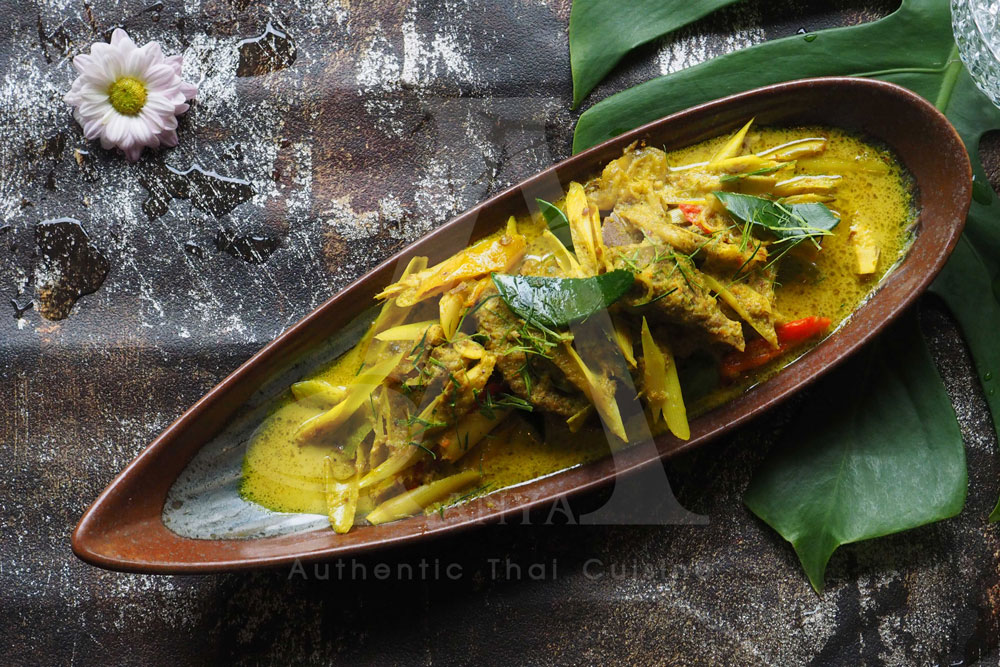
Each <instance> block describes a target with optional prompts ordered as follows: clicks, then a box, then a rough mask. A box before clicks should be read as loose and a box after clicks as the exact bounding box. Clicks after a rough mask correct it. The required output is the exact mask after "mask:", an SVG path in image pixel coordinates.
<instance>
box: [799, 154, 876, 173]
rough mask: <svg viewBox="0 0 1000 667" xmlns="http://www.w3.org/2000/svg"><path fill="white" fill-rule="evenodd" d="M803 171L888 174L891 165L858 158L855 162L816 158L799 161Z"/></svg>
mask: <svg viewBox="0 0 1000 667" xmlns="http://www.w3.org/2000/svg"><path fill="white" fill-rule="evenodd" d="M798 165H799V167H800V168H801V169H802V170H803V171H808V172H810V173H813V174H854V173H859V172H860V173H864V174H887V173H889V165H887V164H886V163H885V162H882V161H881V160H876V159H873V158H863V157H858V158H855V159H853V160H843V159H841V158H835V157H815V158H806V159H805V160H799V162H798Z"/></svg>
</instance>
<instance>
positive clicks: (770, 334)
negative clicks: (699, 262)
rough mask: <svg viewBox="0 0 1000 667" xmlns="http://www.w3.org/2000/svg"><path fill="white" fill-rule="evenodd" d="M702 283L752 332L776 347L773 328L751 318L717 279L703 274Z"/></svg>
mask: <svg viewBox="0 0 1000 667" xmlns="http://www.w3.org/2000/svg"><path fill="white" fill-rule="evenodd" d="M701 279H702V282H704V283H705V286H706V287H708V289H710V290H712V291H713V292H715V293H716V294H718V295H719V296H720V297H722V300H723V301H725V302H726V305H728V306H729V307H730V308H732V309H733V310H734V311H736V314H737V315H739V316H740V319H742V320H743V321H744V322H746V323H747V324H749V325H750V326H751V327H753V330H754V331H756V332H757V333H759V334H760V337H761V338H763V339H764V340H766V341H767V342H768V343H770V344H771V346H772V347H778V336H777V334H775V333H774V327H767V326H764V325H763V324H761V323H760V322H758V321H757V319H756V318H755V317H751V316H750V313H749V312H748V311H747V309H746V308H744V307H743V304H742V303H740V300H739V299H737V298H736V295H735V294H733V293H732V292H730V291H729V288H727V287H726V286H725V285H723V284H722V283H721V282H720V281H719V280H718V279H716V278H714V277H712V276H710V275H709V274H707V273H705V274H702V276H701Z"/></svg>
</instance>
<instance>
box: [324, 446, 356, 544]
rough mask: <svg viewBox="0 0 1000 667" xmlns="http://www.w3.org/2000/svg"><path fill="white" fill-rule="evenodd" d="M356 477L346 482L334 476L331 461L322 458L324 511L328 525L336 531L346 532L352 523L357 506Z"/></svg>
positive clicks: (327, 457)
mask: <svg viewBox="0 0 1000 667" xmlns="http://www.w3.org/2000/svg"><path fill="white" fill-rule="evenodd" d="M358 477H359V475H357V474H355V475H354V476H353V477H351V478H350V479H349V480H347V481H346V482H341V481H338V480H337V478H336V477H335V476H334V466H333V461H332V460H331V459H330V457H329V456H326V457H324V458H323V479H324V482H325V489H326V511H327V516H328V517H329V519H330V526H332V527H333V529H334V530H335V531H336V532H338V533H346V532H347V531H349V530H350V529H351V526H353V525H354V513H355V511H356V510H357V508H358V492H359V491H358Z"/></svg>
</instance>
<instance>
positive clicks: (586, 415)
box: [566, 405, 594, 433]
mask: <svg viewBox="0 0 1000 667" xmlns="http://www.w3.org/2000/svg"><path fill="white" fill-rule="evenodd" d="M593 411H594V406H593V405H585V406H584V407H583V408H582V409H580V410H579V411H578V412H577V413H576V414H573V415H570V417H569V419H567V420H566V426H568V427H569V432H570V433H576V432H578V431H579V430H580V429H581V428H582V427H583V425H584V424H585V423H587V420H588V419H590V414H591V413H592V412H593Z"/></svg>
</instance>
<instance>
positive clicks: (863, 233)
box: [848, 225, 881, 276]
mask: <svg viewBox="0 0 1000 667" xmlns="http://www.w3.org/2000/svg"><path fill="white" fill-rule="evenodd" d="M848 238H849V239H850V241H851V243H852V244H853V245H854V256H855V259H857V267H856V268H855V271H856V272H857V273H858V275H861V276H867V275H871V274H873V273H875V270H876V269H877V268H878V260H879V255H880V254H881V252H880V250H879V247H878V243H876V242H875V240H874V239H873V238H872V234H871V232H870V231H869V230H868V229H867V228H865V227H861V226H860V225H851V232H850V234H848Z"/></svg>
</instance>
